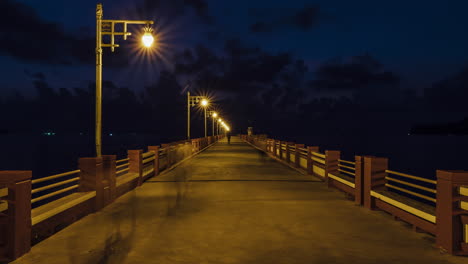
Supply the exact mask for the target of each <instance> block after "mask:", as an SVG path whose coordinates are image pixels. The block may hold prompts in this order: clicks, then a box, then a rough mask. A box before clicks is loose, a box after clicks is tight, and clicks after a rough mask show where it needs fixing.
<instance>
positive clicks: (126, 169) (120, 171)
mask: <svg viewBox="0 0 468 264" xmlns="http://www.w3.org/2000/svg"><path fill="white" fill-rule="evenodd" d="M128 170H130V168H125V169H123V170H119V171H116V172H115V174H120V173H122V172H125V171H128Z"/></svg>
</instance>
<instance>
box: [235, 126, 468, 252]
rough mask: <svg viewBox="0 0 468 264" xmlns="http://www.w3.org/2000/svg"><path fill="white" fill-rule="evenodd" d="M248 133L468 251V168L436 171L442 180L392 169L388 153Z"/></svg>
mask: <svg viewBox="0 0 468 264" xmlns="http://www.w3.org/2000/svg"><path fill="white" fill-rule="evenodd" d="M240 136H241V138H242V139H244V140H245V141H247V142H249V143H251V144H253V145H254V146H256V147H258V148H260V149H262V150H264V151H266V152H267V153H268V154H269V155H271V156H272V157H274V158H276V159H277V160H279V161H281V162H284V163H286V164H288V165H290V166H291V167H294V168H296V169H299V170H302V171H303V173H308V174H310V175H313V176H315V177H317V178H319V179H321V180H323V181H325V182H327V184H328V186H329V187H333V188H337V189H339V190H341V191H343V192H345V193H346V194H347V195H348V196H350V197H353V198H354V201H355V203H356V204H359V205H362V206H364V207H366V208H369V209H374V208H378V209H380V210H384V211H386V212H388V213H390V214H392V215H393V216H394V217H395V218H396V219H401V220H403V221H406V222H408V223H410V224H411V225H413V228H414V229H417V230H423V231H426V232H428V233H431V234H434V235H435V236H436V241H437V245H438V246H439V247H440V248H441V249H443V250H446V251H448V252H449V253H451V254H457V255H468V172H464V171H443V170H438V171H436V174H437V180H435V179H429V178H424V177H419V176H414V175H410V174H407V173H402V172H397V171H393V170H389V169H388V159H387V158H381V157H373V156H355V160H354V161H350V160H344V159H341V158H340V155H341V153H340V151H336V150H327V151H325V152H320V151H319V147H318V146H308V147H305V146H304V145H302V144H295V143H293V142H285V141H279V140H274V139H268V138H266V136H265V135H261V136H246V135H240Z"/></svg>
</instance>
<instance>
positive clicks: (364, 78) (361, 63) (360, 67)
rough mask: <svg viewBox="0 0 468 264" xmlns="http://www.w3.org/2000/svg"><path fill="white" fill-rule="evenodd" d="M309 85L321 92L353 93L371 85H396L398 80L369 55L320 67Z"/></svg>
mask: <svg viewBox="0 0 468 264" xmlns="http://www.w3.org/2000/svg"><path fill="white" fill-rule="evenodd" d="M315 74H316V78H315V79H314V80H312V81H310V83H309V85H310V86H311V87H312V88H314V89H315V90H322V91H354V90H358V89H361V88H367V87H370V86H372V85H388V86H391V85H396V84H398V83H399V78H398V76H396V75H395V74H394V73H392V72H388V71H384V70H382V65H381V64H380V63H379V62H378V61H377V60H375V59H374V58H373V57H372V56H370V55H362V56H355V57H352V58H351V59H350V61H349V62H343V61H340V60H338V61H332V62H327V63H324V64H323V65H321V66H320V67H319V68H318V69H317V71H316V73H315Z"/></svg>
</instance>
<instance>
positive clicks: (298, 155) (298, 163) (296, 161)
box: [294, 144, 304, 168]
mask: <svg viewBox="0 0 468 264" xmlns="http://www.w3.org/2000/svg"><path fill="white" fill-rule="evenodd" d="M303 147H304V144H296V152H294V166H295V167H296V168H300V167H301V151H300V150H299V149H300V148H303Z"/></svg>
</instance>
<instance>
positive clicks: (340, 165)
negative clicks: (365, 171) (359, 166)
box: [338, 163, 356, 171]
mask: <svg viewBox="0 0 468 264" xmlns="http://www.w3.org/2000/svg"><path fill="white" fill-rule="evenodd" d="M338 166H339V167H342V168H347V169H350V170H353V171H355V170H356V168H353V167H349V166H346V165H343V164H339V163H338Z"/></svg>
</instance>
